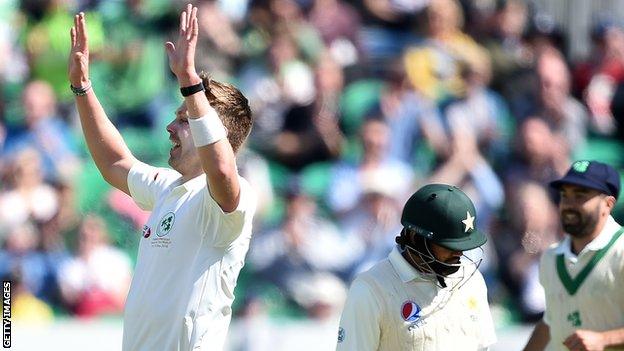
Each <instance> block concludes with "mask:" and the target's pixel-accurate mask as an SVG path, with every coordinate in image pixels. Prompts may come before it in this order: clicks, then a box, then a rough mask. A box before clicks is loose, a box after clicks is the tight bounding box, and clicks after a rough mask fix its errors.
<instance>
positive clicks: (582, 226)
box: [560, 210, 598, 238]
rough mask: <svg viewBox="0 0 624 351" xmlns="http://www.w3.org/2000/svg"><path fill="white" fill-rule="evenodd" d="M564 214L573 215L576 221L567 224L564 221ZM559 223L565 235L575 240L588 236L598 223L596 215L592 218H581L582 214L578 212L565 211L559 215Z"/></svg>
mask: <svg viewBox="0 0 624 351" xmlns="http://www.w3.org/2000/svg"><path fill="white" fill-rule="evenodd" d="M597 211H598V210H597ZM566 214H573V215H575V216H576V217H577V219H578V220H577V221H576V222H575V223H567V222H566V221H565V215H566ZM560 221H561V226H562V227H563V230H564V231H565V232H566V233H568V234H570V235H571V236H573V237H575V238H584V237H586V236H588V235H590V234H591V233H592V232H593V229H594V228H595V227H596V223H597V222H598V213H596V214H595V215H594V216H583V214H581V213H580V212H578V211H574V210H565V211H563V212H562V213H561V216H560Z"/></svg>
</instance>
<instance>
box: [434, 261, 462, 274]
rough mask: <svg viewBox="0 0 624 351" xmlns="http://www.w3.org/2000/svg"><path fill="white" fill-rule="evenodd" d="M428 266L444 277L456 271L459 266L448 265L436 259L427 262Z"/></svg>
mask: <svg viewBox="0 0 624 351" xmlns="http://www.w3.org/2000/svg"><path fill="white" fill-rule="evenodd" d="M429 267H431V269H432V270H433V272H435V273H436V274H439V275H441V276H444V277H448V276H449V275H451V274H453V273H455V272H457V271H458V270H459V268H460V267H459V266H449V265H445V264H442V263H440V262H437V261H436V262H431V263H429Z"/></svg>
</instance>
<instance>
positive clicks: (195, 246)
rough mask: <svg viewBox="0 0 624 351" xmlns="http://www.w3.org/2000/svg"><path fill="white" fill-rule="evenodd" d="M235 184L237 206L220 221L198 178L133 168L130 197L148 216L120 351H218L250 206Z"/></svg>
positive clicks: (247, 190)
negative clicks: (237, 196) (149, 211)
mask: <svg viewBox="0 0 624 351" xmlns="http://www.w3.org/2000/svg"><path fill="white" fill-rule="evenodd" d="M239 180H240V200H239V204H238V207H237V208H236V210H234V211H233V212H231V213H227V214H226V213H224V212H223V211H222V210H221V208H220V207H219V205H218V204H217V203H216V202H215V201H214V199H213V198H212V197H211V195H210V193H209V191H208V186H207V182H206V176H205V175H204V174H202V175H201V176H198V177H196V178H194V179H191V180H189V181H187V182H186V183H182V178H181V175H180V174H179V173H177V172H175V171H173V170H170V169H163V168H155V167H151V166H148V165H146V164H144V163H140V162H138V163H136V164H135V165H133V166H132V168H131V170H130V173H129V174H128V187H129V189H130V193H131V195H132V198H133V199H134V201H135V202H136V203H137V204H138V205H139V206H140V207H141V208H143V209H145V210H151V211H152V213H151V215H150V217H149V219H148V222H147V224H146V225H145V227H144V228H143V233H142V238H141V242H140V244H139V252H138V257H137V264H136V268H135V273H134V277H133V279H132V285H131V287H130V292H129V294H128V299H127V301H126V307H125V311H124V332H123V350H124V351H148V350H149V351H153V350H167V351H172V350H178V351H186V350H202V351H206V350H221V349H222V348H223V344H224V341H225V336H226V334H227V329H228V326H229V323H230V318H231V315H232V309H231V305H232V301H233V300H234V295H233V292H234V287H235V286H236V279H237V278H238V273H239V272H240V270H241V268H242V267H243V264H244V259H245V254H246V253H247V249H248V248H249V240H250V239H251V221H252V217H253V214H254V211H255V205H256V200H255V195H254V193H253V190H252V189H251V187H250V186H249V184H248V183H247V181H245V180H244V179H243V178H241V177H239Z"/></svg>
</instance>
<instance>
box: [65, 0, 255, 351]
mask: <svg viewBox="0 0 624 351" xmlns="http://www.w3.org/2000/svg"><path fill="white" fill-rule="evenodd" d="M197 35H198V24H197V8H196V7H193V6H191V5H190V4H189V5H188V6H187V8H186V10H185V11H184V12H182V14H181V17H180V29H179V33H178V39H177V42H176V43H175V44H174V43H171V42H167V43H166V44H165V48H166V51H167V54H168V56H169V66H170V68H171V70H172V71H173V73H174V74H175V75H176V77H177V79H178V82H179V83H180V87H181V89H180V90H181V93H182V95H183V96H184V102H183V103H182V105H181V106H180V107H179V108H178V110H177V111H176V113H175V118H174V119H173V121H172V122H171V123H169V125H168V126H167V132H169V138H170V139H171V142H172V148H171V150H170V154H169V165H170V166H171V167H172V168H173V170H172V169H164V168H155V167H152V166H148V165H146V164H144V163H141V162H140V161H138V160H137V159H135V158H134V156H133V155H132V153H131V152H130V150H128V148H127V146H126V144H125V143H124V141H123V139H122V137H121V135H120V134H119V132H118V131H117V129H116V128H115V126H114V125H113V124H112V123H111V122H110V120H109V119H108V117H107V116H106V113H105V112H104V110H103V108H102V106H101V105H100V103H99V101H98V99H97V97H96V95H95V92H94V91H93V89H92V88H91V82H90V80H89V47H88V40H87V31H86V20H85V17H84V14H83V13H80V14H79V15H76V16H75V19H74V27H73V28H72V29H71V44H72V45H71V47H72V48H71V53H70V58H69V80H70V83H71V89H72V91H73V92H74V94H75V95H76V105H77V107H78V112H79V114H80V122H81V125H82V129H83V132H84V135H85V139H86V142H87V145H88V147H89V151H90V152H91V156H92V157H93V159H94V161H95V164H96V165H97V167H98V169H99V171H100V173H101V174H102V176H103V177H104V179H106V181H108V182H109V183H110V184H111V185H112V186H114V187H116V188H118V189H120V190H122V191H124V192H125V193H126V194H128V195H130V196H132V198H133V199H134V201H135V202H136V203H137V204H138V205H139V206H140V207H141V208H143V209H146V210H150V211H152V213H151V216H150V217H149V220H148V222H147V224H146V225H145V227H144V229H143V233H142V236H143V237H142V238H141V242H140V244H139V252H138V257H137V263H136V268H135V274H134V277H133V280H132V285H131V287H130V292H129V294H128V298H127V301H126V307H125V312H124V330H123V350H126V351H130V350H133V351H134V350H136V351H140V350H145V351H148V350H150V351H152V350H221V349H222V348H223V344H224V341H225V336H226V333H227V330H228V326H229V323H230V318H231V315H232V309H231V305H232V301H233V300H234V295H233V292H234V287H235V285H236V280H237V278H238V274H239V272H240V269H241V267H242V266H243V262H244V258H245V254H246V252H247V249H248V247H249V240H250V238H251V220H252V216H253V214H254V211H255V204H256V201H255V195H254V193H253V191H252V189H251V188H250V186H249V184H248V183H247V182H246V181H245V180H244V179H243V178H241V177H240V176H239V175H238V171H237V168H236V163H235V157H234V155H235V153H236V151H237V150H238V149H239V147H240V146H241V144H242V143H243V142H244V140H245V139H246V138H247V136H248V135H249V132H250V129H251V125H252V117H251V111H250V109H249V106H248V104H247V99H246V98H245V97H244V96H243V95H242V94H241V93H240V92H239V91H238V90H236V89H235V88H233V87H232V86H229V85H227V84H222V83H218V82H215V81H211V80H209V79H207V78H205V77H200V76H199V75H198V74H197V72H196V71H195V46H196V44H197ZM137 89H141V88H140V87H137Z"/></svg>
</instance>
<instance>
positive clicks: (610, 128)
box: [0, 0, 624, 322]
mask: <svg viewBox="0 0 624 351" xmlns="http://www.w3.org/2000/svg"><path fill="white" fill-rule="evenodd" d="M183 5H184V3H183V2H182V1H168V0H5V1H2V2H0V19H1V21H0V151H1V153H0V155H1V157H0V276H2V277H3V279H10V280H12V281H13V282H14V289H13V290H14V294H15V295H14V304H15V305H14V310H13V315H14V317H15V318H16V319H17V320H27V321H32V322H45V321H49V320H51V319H53V318H55V316H65V315H72V316H74V315H75V316H80V317H85V318H87V317H96V316H107V315H119V314H121V313H122V311H123V304H124V299H125V296H126V293H127V291H128V287H129V283H130V280H131V276H132V267H133V263H134V257H135V253H136V248H137V243H138V241H139V238H140V235H141V228H142V227H143V224H144V223H145V220H146V218H147V215H148V214H147V213H145V212H142V211H141V210H139V209H138V207H137V206H136V205H134V203H133V202H132V200H131V199H129V198H128V197H127V196H126V195H124V194H123V193H121V192H118V191H114V190H113V189H112V188H110V187H109V186H107V185H106V184H104V181H103V180H102V179H101V177H100V176H99V174H98V173H97V170H96V169H95V167H94V165H93V163H92V161H91V160H90V157H89V155H88V152H87V150H86V147H85V145H84V141H83V138H82V136H81V130H80V126H79V124H78V123H77V119H76V111H75V107H74V105H73V97H72V94H71V92H70V90H69V86H68V84H69V83H68V81H67V78H66V72H67V68H66V62H67V55H68V52H69V46H70V42H69V28H70V27H71V23H72V15H73V14H74V13H76V12H78V11H84V12H85V13H86V16H87V18H88V21H89V40H90V44H91V48H90V49H91V57H92V67H91V72H90V74H91V80H92V82H93V86H94V88H95V89H96V91H97V92H98V96H99V97H100V98H101V100H102V104H103V105H104V107H105V109H106V111H107V113H108V116H109V117H110V119H111V120H112V121H113V122H114V123H115V124H116V125H117V126H118V127H119V128H120V130H121V132H122V134H123V135H124V137H125V139H126V141H127V142H128V144H129V146H130V149H131V150H132V151H133V152H134V153H135V155H136V156H137V157H138V158H140V159H141V160H143V161H145V162H149V163H152V164H155V165H160V166H165V165H166V161H167V157H168V149H169V148H170V147H171V145H170V143H169V141H168V139H167V133H166V132H165V130H164V126H165V125H166V124H167V123H168V121H169V120H171V119H173V118H174V117H175V116H174V109H175V106H177V104H179V103H180V101H181V99H180V97H179V93H178V89H177V85H176V82H175V80H174V79H173V76H172V74H171V73H170V72H169V70H168V67H167V61H166V55H165V51H164V46H163V45H164V42H165V41H166V40H168V39H170V38H171V37H172V36H173V33H175V31H176V28H175V27H176V23H177V13H178V11H179V8H180V7H181V6H183ZM198 6H199V13H198V17H199V20H200V23H199V26H200V39H199V40H200V42H199V44H198V46H199V49H198V52H199V57H198V59H197V66H198V69H202V70H204V71H206V72H208V73H210V74H211V75H212V77H213V78H214V79H216V80H221V81H227V82H231V83H234V84H235V85H236V86H238V87H240V89H241V90H242V91H243V92H244V94H245V95H246V96H247V97H248V98H249V101H250V104H251V106H252V110H253V112H254V115H255V119H256V120H255V125H254V129H253V131H252V135H251V137H250V140H249V142H248V144H247V145H246V147H245V148H244V150H242V151H241V152H240V154H239V156H238V163H239V169H240V171H241V173H242V174H243V176H244V177H246V178H247V179H248V180H249V181H250V183H252V185H253V186H254V188H255V189H256V191H257V192H258V194H259V204H258V213H257V215H256V217H255V227H254V238H253V240H252V244H251V249H250V252H249V254H248V256H247V263H246V266H245V268H244V270H243V272H242V274H241V277H240V279H239V286H238V287H237V290H236V296H237V299H236V301H235V305H234V308H235V311H236V313H237V314H238V315H239V316H241V317H253V316H259V315H265V316H266V315H268V316H288V317H293V318H313V319H317V320H323V319H327V318H329V317H331V316H335V315H336V314H337V313H339V312H340V309H341V307H342V303H343V300H344V298H345V295H346V289H347V288H348V286H349V283H350V281H351V279H352V278H353V277H354V275H355V274H357V273H358V272H361V271H363V270H366V269H367V268H368V267H370V266H371V265H372V264H374V263H375V262H377V261H378V260H380V259H383V258H384V257H386V256H387V254H388V253H389V251H390V249H391V248H392V246H393V245H394V243H395V242H394V238H395V236H396V235H397V234H398V233H399V232H400V229H401V228H400V222H399V219H400V215H401V208H402V205H403V204H404V202H405V200H406V199H407V198H408V197H409V195H410V194H411V193H412V192H413V191H415V190H416V189H417V188H418V187H419V186H420V185H422V184H425V183H428V182H443V183H449V184H455V185H458V186H460V187H461V188H462V189H463V190H464V191H465V192H466V193H467V194H468V195H469V196H470V197H471V198H472V199H473V201H474V203H475V205H476V207H477V213H478V222H477V225H478V226H479V227H480V228H479V229H481V230H483V231H485V232H487V233H488V235H489V240H488V243H487V245H486V246H485V252H484V253H483V256H484V261H483V264H482V265H481V266H480V269H481V270H482V272H483V274H484V276H485V278H486V281H487V284H488V287H489V293H490V299H491V301H492V304H493V305H495V306H500V307H501V308H502V309H504V310H505V311H509V313H510V315H511V316H512V318H513V320H514V321H518V322H529V321H534V320H535V319H536V318H539V316H540V314H541V312H542V311H543V309H544V296H543V291H542V290H541V287H540V286H539V283H538V281H537V262H538V258H539V256H540V254H541V252H542V251H543V250H544V249H545V248H546V247H548V246H549V245H550V244H552V243H554V242H555V241H556V240H558V239H559V238H560V237H561V229H560V225H559V219H558V212H557V207H556V194H554V193H553V192H552V191H551V190H550V189H549V188H548V186H547V184H548V182H549V181H550V180H552V179H554V178H557V177H558V176H560V175H562V172H564V171H565V170H566V169H567V168H568V167H569V165H570V163H571V161H572V160H574V159H578V158H596V159H600V160H602V161H606V162H609V163H611V164H612V165H614V166H615V167H617V168H618V169H620V168H621V167H622V166H623V165H624V160H623V159H622V156H621V155H622V151H623V150H624V148H623V147H622V145H623V144H622V141H621V140H622V137H624V103H623V102H624V99H623V98H622V96H624V22H622V23H620V22H618V21H617V20H612V19H604V20H597V21H596V23H595V25H594V27H593V30H592V32H591V33H589V34H590V35H589V37H590V40H591V50H590V52H588V53H587V55H586V57H584V58H583V59H582V60H575V61H572V60H571V59H570V58H569V57H568V56H567V42H566V40H567V37H566V35H565V32H564V31H563V30H562V29H561V28H560V27H559V26H557V24H556V23H554V22H553V21H552V20H551V21H549V20H548V19H549V18H548V14H547V13H544V12H541V11H540V9H539V7H538V6H534V4H533V3H532V2H531V1H523V0H484V1H476V0H361V1H359V0H357V1H356V0H227V1H225V0H213V1H210V0H205V1H198ZM618 208H619V207H618ZM615 215H616V217H618V218H619V219H623V218H624V212H623V211H622V210H616V212H615ZM469 254H472V253H469ZM475 254H478V253H475Z"/></svg>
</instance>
